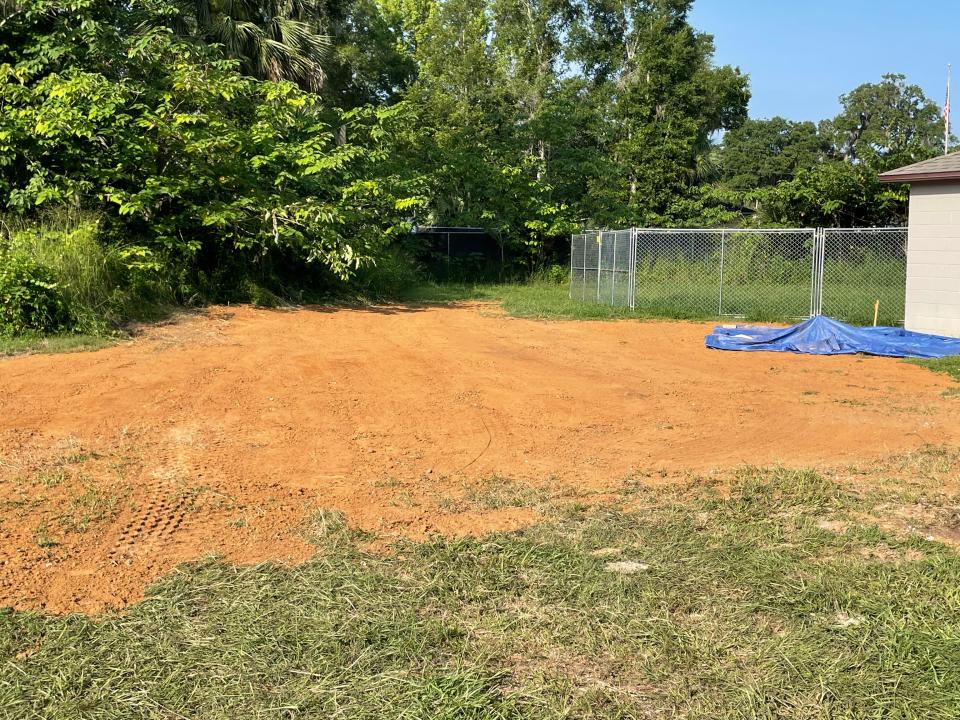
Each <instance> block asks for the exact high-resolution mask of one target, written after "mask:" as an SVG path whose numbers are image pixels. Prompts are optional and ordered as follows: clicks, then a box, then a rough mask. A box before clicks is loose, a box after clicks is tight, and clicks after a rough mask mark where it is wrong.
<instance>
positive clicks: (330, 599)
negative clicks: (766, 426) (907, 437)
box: [0, 471, 960, 720]
mask: <svg viewBox="0 0 960 720" xmlns="http://www.w3.org/2000/svg"><path fill="white" fill-rule="evenodd" d="M630 488H631V489H630V490H629V491H628V492H625V493H624V504H623V505H622V506H620V507H596V508H593V509H588V510H583V509H582V508H581V507H580V506H568V507H566V509H564V507H562V506H558V507H557V508H556V513H555V514H554V518H555V519H554V520H552V521H551V522H548V523H544V524H542V525H539V526H536V527H532V528H529V529H527V530H524V531H521V532H517V533H513V534H508V535H493V536H488V537H484V538H479V539H467V540H443V539H436V540H434V541H432V542H427V543H424V544H413V543H408V544H403V545H400V546H398V547H397V548H396V552H394V553H389V554H385V555H375V554H370V553H367V552H364V551H363V550H361V549H360V547H359V545H358V538H357V537H356V536H354V535H353V534H352V533H351V532H350V530H349V529H347V528H346V527H345V525H344V524H343V522H342V519H339V518H338V516H336V514H334V513H324V514H321V515H320V516H318V519H317V520H316V522H315V523H313V525H312V526H311V527H312V529H311V532H312V536H313V538H314V539H315V541H316V542H317V543H318V545H319V552H318V556H317V558H316V559H314V560H312V561H310V562H307V563H305V564H303V565H299V566H295V567H282V566H278V565H273V564H264V565H258V566H255V567H237V566H232V565H228V564H224V563H222V562H218V561H216V560H212V559H211V560H205V561H202V562H197V563H194V564H191V565H187V566H183V567H181V568H180V569H178V570H176V571H175V572H173V573H172V574H171V575H170V576H168V577H167V578H165V579H164V580H162V581H161V582H159V583H158V584H156V585H155V586H154V587H153V588H152V589H151V590H150V591H149V593H148V597H147V599H146V600H144V601H143V602H141V603H139V604H137V605H135V606H133V607H132V608H130V609H128V610H127V611H126V612H123V613H115V614H108V615H105V616H103V617H99V618H87V617H83V616H72V617H49V616H45V615H43V614H40V613H33V612H11V611H4V612H2V613H0V664H2V665H3V670H2V671H0V716H2V717H9V718H33V717H36V718H40V717H42V718H49V719H51V720H57V719H59V718H81V717H82V718H127V717H145V718H182V717H188V718H194V719H199V718H235V717H244V718H381V717H395V718H450V719H451V720H452V719H453V718H485V719H486V718H491V719H496V718H525V717H529V718H571V717H576V718H623V717H636V718H655V717H684V718H774V717H776V718H930V719H937V718H955V717H956V716H957V711H958V708H960V673H958V672H957V668H958V667H960V590H958V588H960V556H958V553H957V552H956V551H955V550H953V549H950V548H948V547H946V546H943V545H940V544H937V543H934V542H928V541H926V540H924V539H923V538H922V537H918V536H909V537H902V536H897V535H893V534H891V533H888V532H885V531H883V530H881V529H879V528H878V527H876V526H875V525H873V524H872V523H871V522H869V521H867V520H865V519H864V517H865V513H868V512H870V511H871V510H872V509H874V508H876V507H881V506H884V507H885V506H887V505H889V498H885V497H883V496H881V495H880V494H877V496H876V497H874V496H872V495H871V496H862V495H859V494H854V493H852V492H850V491H848V490H846V489H844V488H843V487H841V486H839V485H837V484H835V483H833V482H832V481H829V480H827V479H825V478H823V477H821V476H819V475H817V474H815V473H812V472H785V471H769V472H748V473H745V474H744V475H743V477H742V478H741V480H740V482H739V483H738V484H737V485H736V486H735V487H734V488H733V490H732V492H731V493H730V494H729V496H724V495H721V494H718V493H714V492H712V491H711V490H710V489H709V488H703V487H702V486H701V489H700V490H698V491H684V490H682V489H680V490H678V489H676V488H674V489H669V490H662V491H651V490H645V489H643V487H642V485H641V484H634V485H632V486H630ZM940 502H941V503H945V504H946V505H951V503H952V502H953V501H952V500H949V499H943V498H941V500H940ZM631 507H633V508H639V509H633V510H631V509H630V508H631Z"/></svg>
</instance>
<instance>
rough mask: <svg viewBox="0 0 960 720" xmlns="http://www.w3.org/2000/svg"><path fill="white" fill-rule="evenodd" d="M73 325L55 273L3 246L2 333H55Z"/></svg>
mask: <svg viewBox="0 0 960 720" xmlns="http://www.w3.org/2000/svg"><path fill="white" fill-rule="evenodd" d="M71 325H72V318H71V316H70V310H69V305H68V303H67V301H66V300H65V299H64V297H63V293H62V291H61V289H60V287H59V286H58V285H57V282H56V279H55V276H54V274H53V272H52V271H51V270H50V269H49V268H46V267H44V266H43V265H41V264H40V263H38V262H36V261H35V260H32V259H31V258H29V257H27V256H26V255H23V254H22V253H18V252H14V251H12V250H11V249H10V248H9V247H3V246H0V335H6V336H12V335H26V334H30V333H51V332H58V331H62V330H65V329H68V328H69V327H70V326H71Z"/></svg>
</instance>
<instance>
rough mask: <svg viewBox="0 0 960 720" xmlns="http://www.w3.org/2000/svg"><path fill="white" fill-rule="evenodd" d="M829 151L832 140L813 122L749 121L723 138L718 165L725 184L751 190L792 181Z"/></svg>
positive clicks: (736, 188) (738, 188)
mask: <svg viewBox="0 0 960 720" xmlns="http://www.w3.org/2000/svg"><path fill="white" fill-rule="evenodd" d="M828 152H829V143H828V142H827V141H826V140H825V139H824V138H822V137H820V135H818V133H817V126H816V125H815V124H814V123H812V122H792V121H790V120H785V119H784V118H781V117H775V118H771V119H769V120H747V121H746V122H745V123H743V125H741V126H740V127H738V128H735V129H734V130H731V131H730V132H728V133H726V134H725V135H724V137H723V145H722V146H721V149H720V153H719V158H718V160H719V164H720V167H721V175H722V179H723V181H724V184H725V185H726V186H728V187H730V188H732V189H734V190H752V189H755V188H760V187H768V186H771V185H776V184H777V183H779V182H782V181H785V180H790V179H792V178H793V177H794V175H795V174H796V173H797V171H798V170H802V169H809V168H812V167H813V166H814V165H816V164H818V163H819V162H821V161H822V160H823V159H824V158H825V157H826V156H827V153H828Z"/></svg>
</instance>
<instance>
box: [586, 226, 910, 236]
mask: <svg viewBox="0 0 960 720" xmlns="http://www.w3.org/2000/svg"><path fill="white" fill-rule="evenodd" d="M631 230H633V231H636V232H638V233H670V234H677V235H683V234H689V233H701V234H702V233H737V234H740V233H811V232H814V231H816V230H823V231H824V232H828V233H839V232H844V233H850V232H852V233H875V232H904V231H906V230H907V227H906V226H886V227H849V228H835V227H832V228H812V227H809V228H622V229H620V230H586V231H584V232H580V233H574V236H596V235H598V234H604V235H607V234H612V233H625V232H630V231H631Z"/></svg>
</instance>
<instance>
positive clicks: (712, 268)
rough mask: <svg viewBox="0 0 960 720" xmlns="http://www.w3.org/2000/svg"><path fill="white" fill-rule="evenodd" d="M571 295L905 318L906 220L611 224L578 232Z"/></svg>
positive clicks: (859, 319)
mask: <svg viewBox="0 0 960 720" xmlns="http://www.w3.org/2000/svg"><path fill="white" fill-rule="evenodd" d="M570 249H571V252H570V297H571V298H572V299H574V300H580V301H583V302H595V303H603V304H607V305H615V306H625V307H630V308H633V309H635V310H636V311H637V313H638V314H643V315H651V316H665V317H678V318H705V317H733V318H743V319H747V320H795V319H800V318H805V317H810V316H813V315H819V314H826V315H830V316H832V317H836V318H838V319H840V320H844V321H846V322H850V323H854V324H872V323H873V320H874V308H875V306H876V303H877V302H878V301H879V310H878V317H877V319H878V322H879V323H880V324H884V325H900V324H903V317H904V294H905V289H906V265H907V229H906V228H900V227H897V228H795V229H780V228H776V229H717V230H715V229H695V230H689V229H683V230H680V229H653V228H631V229H629V230H605V231H597V232H586V233H581V234H577V235H574V236H573V237H572V239H571V248H570Z"/></svg>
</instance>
